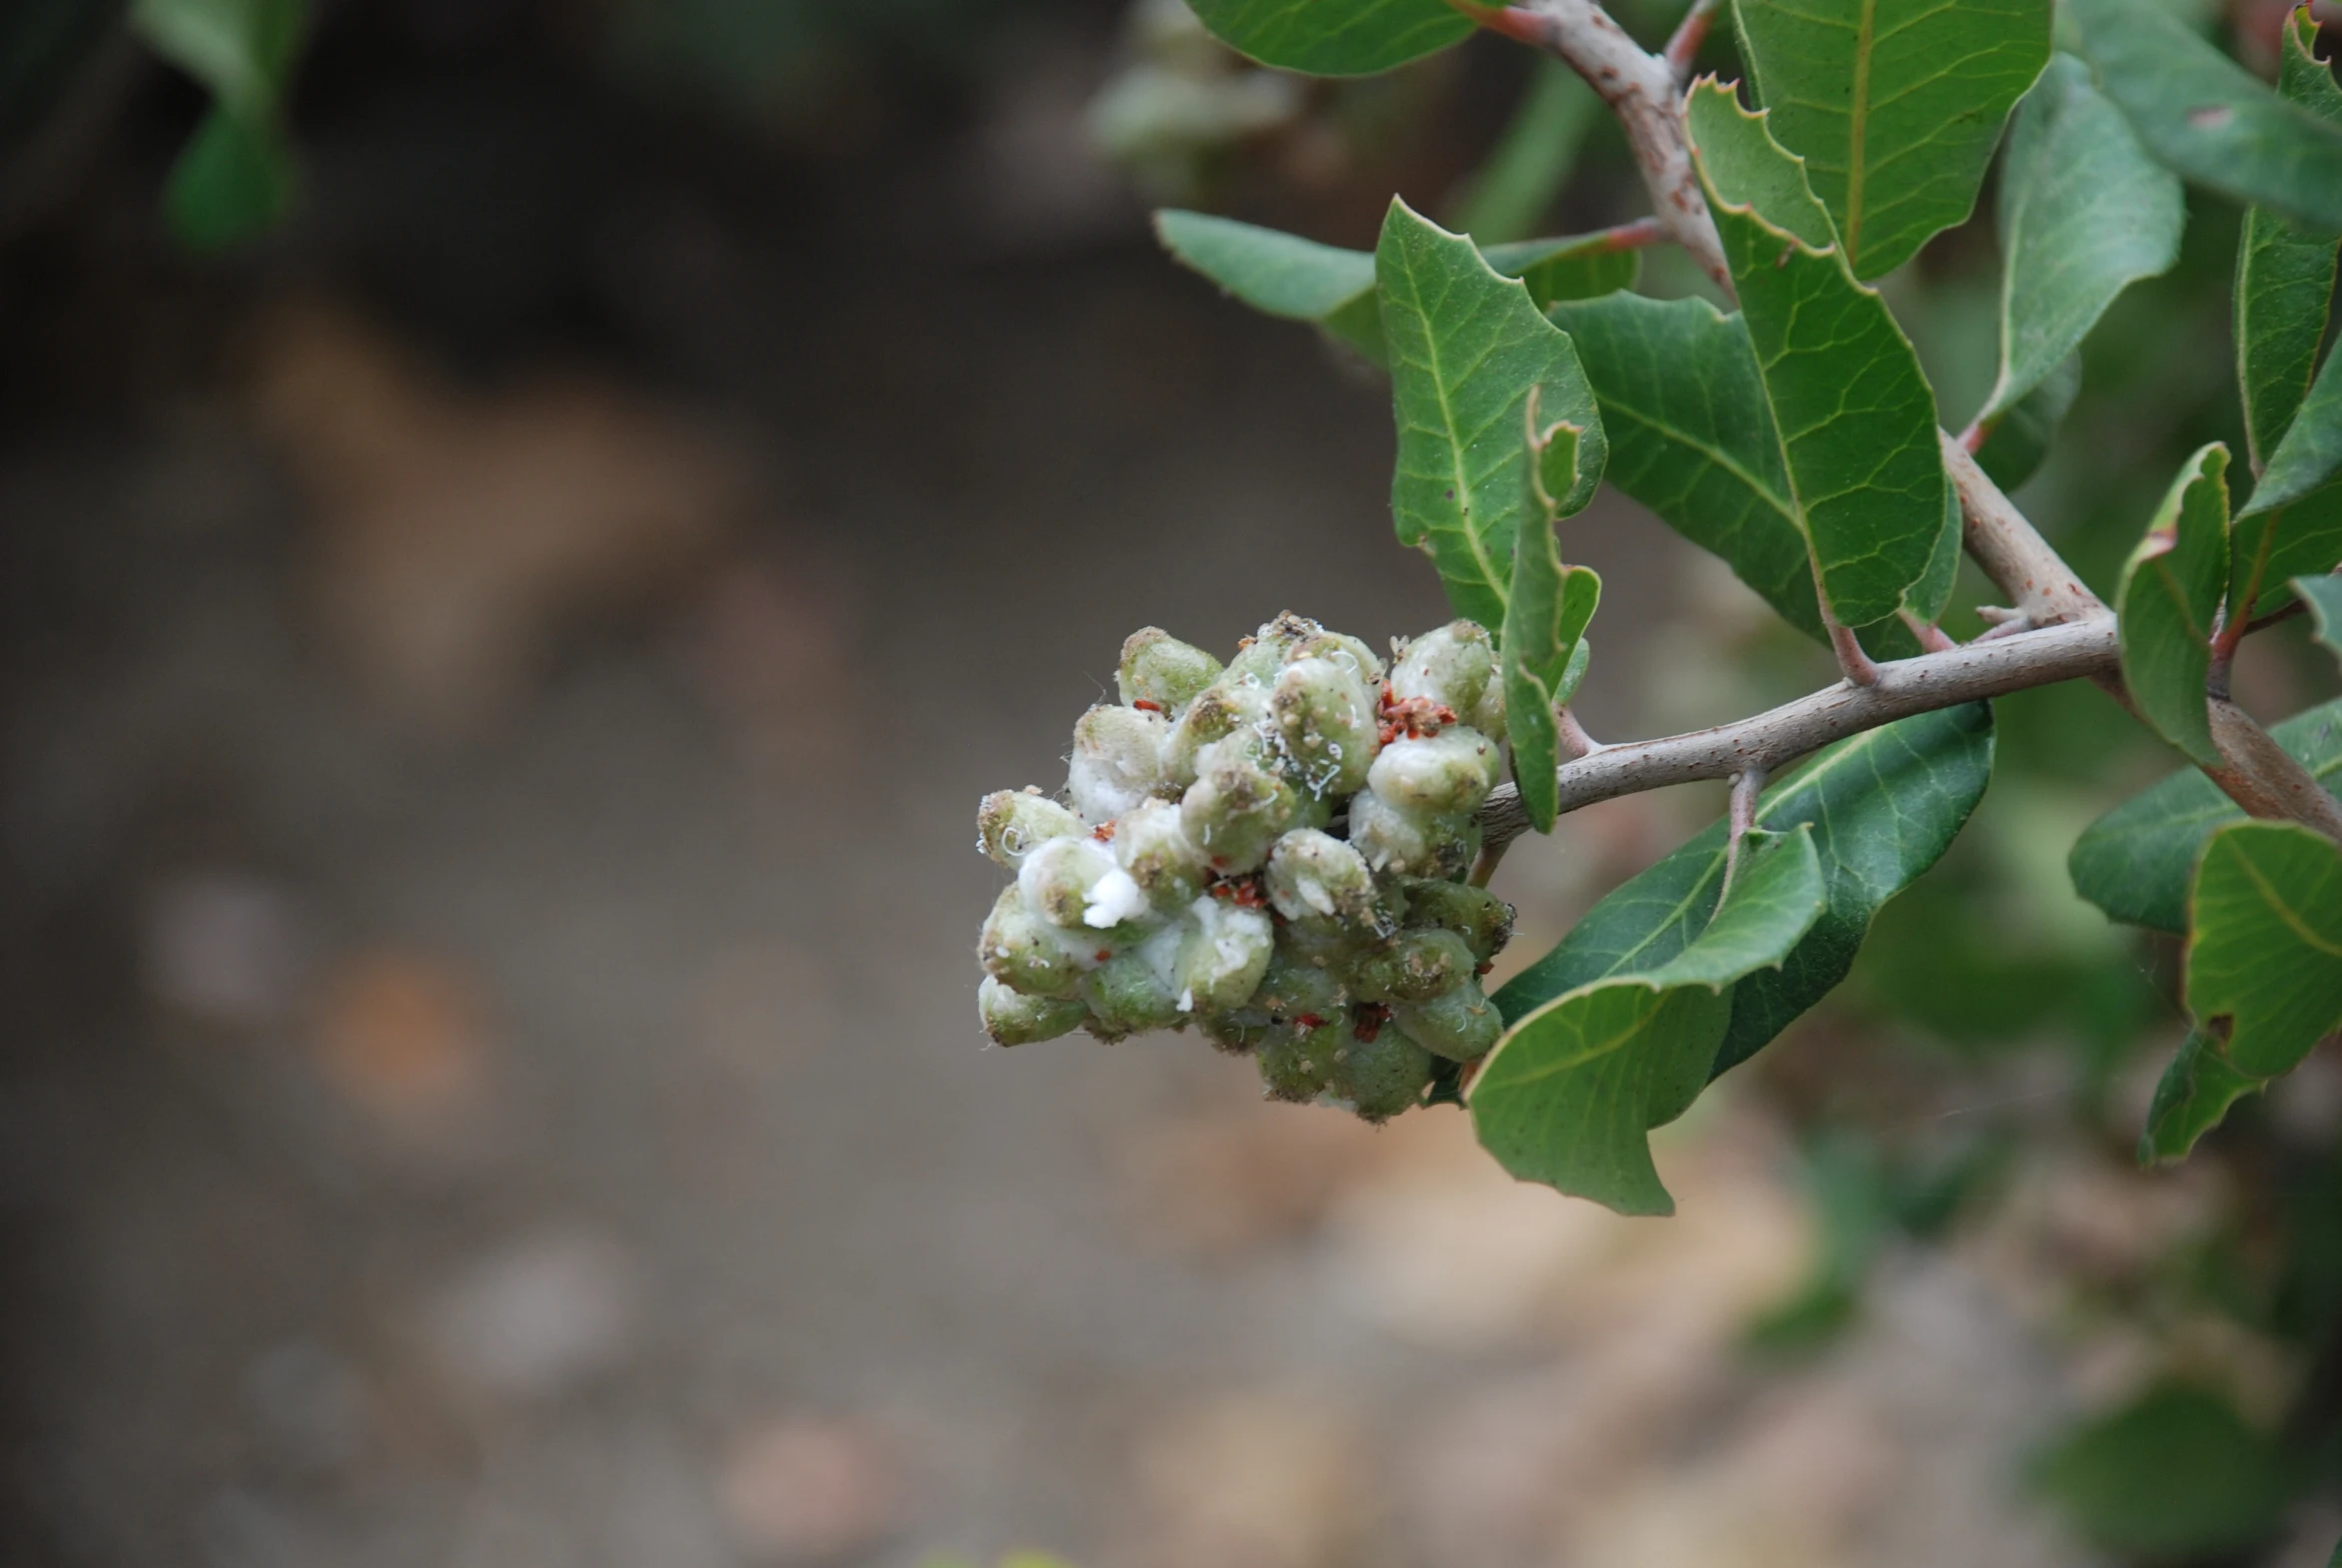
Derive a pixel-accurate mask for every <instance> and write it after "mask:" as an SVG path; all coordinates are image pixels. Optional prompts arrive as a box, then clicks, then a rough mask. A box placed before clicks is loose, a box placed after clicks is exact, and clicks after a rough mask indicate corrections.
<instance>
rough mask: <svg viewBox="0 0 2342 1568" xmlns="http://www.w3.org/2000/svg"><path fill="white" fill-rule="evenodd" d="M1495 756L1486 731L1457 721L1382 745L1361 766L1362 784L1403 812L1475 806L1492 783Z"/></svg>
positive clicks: (1495, 768) (1465, 808)
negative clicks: (1367, 763)
mask: <svg viewBox="0 0 2342 1568" xmlns="http://www.w3.org/2000/svg"><path fill="white" fill-rule="evenodd" d="M1500 761H1501V759H1500V758H1499V757H1498V756H1497V752H1496V747H1495V746H1494V745H1493V744H1491V743H1490V741H1489V739H1488V737H1487V736H1485V735H1483V734H1481V733H1480V732H1479V731H1478V730H1476V729H1472V728H1469V727H1468V726H1464V725H1458V726H1456V727H1455V728H1454V729H1450V730H1443V731H1441V732H1440V733H1439V734H1437V735H1429V736H1425V737H1424V738H1423V739H1421V740H1394V741H1392V742H1391V743H1390V744H1389V745H1387V746H1385V747H1383V748H1382V749H1381V750H1380V751H1379V752H1377V753H1375V756H1374V766H1373V767H1372V768H1370V769H1369V770H1367V774H1366V787H1367V788H1368V789H1370V790H1372V791H1373V792H1374V793H1375V794H1377V795H1379V796H1381V797H1382V798H1383V799H1384V800H1385V801H1388V802H1389V803H1390V804H1391V805H1394V806H1399V807H1403V808H1405V809H1407V810H1409V811H1420V812H1457V811H1465V812H1469V811H1478V810H1479V809H1480V803H1481V802H1482V801H1484V800H1486V799H1487V798H1488V792H1489V791H1490V790H1492V789H1494V788H1495V787H1496V773H1497V768H1498V766H1499V763H1500Z"/></svg>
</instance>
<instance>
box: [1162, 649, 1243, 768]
mask: <svg viewBox="0 0 2342 1568" xmlns="http://www.w3.org/2000/svg"><path fill="white" fill-rule="evenodd" d="M1267 716H1268V688H1267V687H1266V686H1263V685H1260V684H1259V683H1257V682H1250V683H1246V684H1241V685H1231V684H1230V683H1229V682H1228V680H1227V679H1226V678H1225V677H1224V676H1223V677H1222V678H1221V679H1219V680H1217V681H1215V682H1213V683H1212V684H1211V685H1209V686H1206V687H1205V688H1203V690H1201V691H1199V692H1197V693H1196V694H1195V700H1194V701H1192V702H1190V703H1188V704H1187V707H1186V711H1184V712H1182V713H1181V714H1180V715H1179V717H1178V722H1177V723H1175V724H1173V725H1172V726H1171V734H1170V736H1169V737H1168V738H1167V739H1166V740H1165V741H1164V746H1163V776H1164V782H1165V784H1166V785H1167V786H1168V787H1170V788H1172V789H1185V788H1186V787H1187V786H1188V785H1190V784H1192V783H1194V782H1195V777H1196V774H1197V772H1198V771H1199V770H1200V768H1201V766H1202V756H1203V753H1204V752H1205V751H1206V750H1208V749H1209V748H1210V747H1211V746H1213V745H1214V744H1216V743H1217V742H1219V741H1222V740H1225V739H1227V738H1228V737H1229V736H1231V735H1236V734H1241V733H1243V732H1245V731H1248V730H1252V729H1254V728H1255V727H1256V726H1257V725H1259V724H1260V722H1261V721H1262V720H1263V719H1265V718H1266V717H1267Z"/></svg>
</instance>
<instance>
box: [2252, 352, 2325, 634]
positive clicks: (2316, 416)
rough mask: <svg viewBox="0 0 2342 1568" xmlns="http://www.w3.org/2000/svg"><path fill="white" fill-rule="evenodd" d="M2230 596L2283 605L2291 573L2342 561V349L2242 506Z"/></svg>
mask: <svg viewBox="0 0 2342 1568" xmlns="http://www.w3.org/2000/svg"><path fill="white" fill-rule="evenodd" d="M2231 553H2232V556H2233V561H2234V564H2233V565H2232V566H2231V567H2230V575H2229V582H2228V602H2229V603H2230V604H2232V605H2235V606H2237V609H2236V610H2235V613H2236V614H2239V615H2243V616H2247V617H2249V616H2253V615H2257V614H2260V613H2262V612H2264V611H2267V610H2271V609H2274V608H2276V607H2277V604H2278V602H2279V601H2280V600H2281V599H2282V598H2283V597H2284V595H2285V593H2286V588H2285V586H2284V583H2285V579H2287V578H2288V577H2298V576H2304V575H2308V574H2312V573H2316V572H2323V571H2329V570H2331V569H2332V568H2333V566H2334V564H2335V563H2336V562H2337V561H2342V354H2329V355H2327V356H2326V363H2325V365H2324V366H2323V367H2321V368H2320V369H2319V371H2318V379H2317V381H2316V382H2315V383H2313V384H2312V385H2311V387H2310V390H2309V395H2308V396H2307V397H2304V398H2303V399H2302V402H2301V411H2300V412H2298V413H2296V414H2295V415H2294V416H2293V422H2292V423H2291V424H2290V425H2288V426H2287V427H2286V430H2285V438H2284V439H2283V440H2281V441H2279V442H2278V443H2277V449H2276V450H2275V451H2274V452H2272V453H2270V455H2269V463H2268V466H2267V467H2266V468H2265V469H2263V470H2262V473H2261V477H2260V482H2259V483H2258V484H2255V485H2254V486H2253V489H2252V495H2251V497H2250V498H2249V499H2247V500H2246V501H2245V503H2244V505H2243V506H2241V507H2239V508H2238V509H2237V512H2236V531H2235V543H2234V545H2233V547H2232V551H2231Z"/></svg>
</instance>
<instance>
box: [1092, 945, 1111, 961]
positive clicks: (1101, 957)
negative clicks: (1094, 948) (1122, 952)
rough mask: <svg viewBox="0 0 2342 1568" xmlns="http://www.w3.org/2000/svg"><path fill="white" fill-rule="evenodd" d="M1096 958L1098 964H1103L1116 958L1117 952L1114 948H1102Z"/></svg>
mask: <svg viewBox="0 0 2342 1568" xmlns="http://www.w3.org/2000/svg"><path fill="white" fill-rule="evenodd" d="M1094 956H1095V957H1096V958H1097V960H1098V962H1100V963H1101V964H1103V963H1105V962H1106V961H1107V960H1108V959H1110V958H1113V957H1114V956H1115V950H1114V949H1113V948H1100V949H1099V950H1098V952H1097V953H1096V954H1095V955H1094Z"/></svg>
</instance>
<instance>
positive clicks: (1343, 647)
mask: <svg viewBox="0 0 2342 1568" xmlns="http://www.w3.org/2000/svg"><path fill="white" fill-rule="evenodd" d="M1302 659H1331V660H1333V662H1334V663H1336V664H1338V665H1340V666H1341V667H1342V668H1343V669H1345V670H1347V671H1348V672H1349V673H1350V674H1352V675H1355V676H1357V677H1358V680H1359V683H1360V684H1361V685H1363V686H1364V687H1365V688H1366V689H1367V690H1368V691H1373V690H1375V689H1376V688H1378V687H1379V686H1380V685H1381V684H1382V660H1381V659H1379V658H1377V657H1376V656H1375V653H1374V650H1373V649H1372V648H1369V647H1368V646H1366V644H1365V643H1363V642H1361V641H1360V640H1359V639H1357V638H1356V637H1353V636H1351V635H1349V634H1348V633H1347V632H1340V631H1320V632H1318V633H1317V634H1316V635H1315V636H1313V637H1304V638H1302V639H1301V640H1300V641H1299V642H1296V643H1294V644H1293V647H1292V650H1291V652H1289V653H1288V654H1286V656H1285V662H1286V663H1288V664H1291V663H1296V662H1298V661H1299V660H1302Z"/></svg>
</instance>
